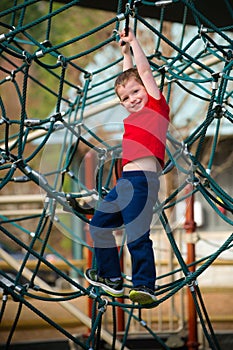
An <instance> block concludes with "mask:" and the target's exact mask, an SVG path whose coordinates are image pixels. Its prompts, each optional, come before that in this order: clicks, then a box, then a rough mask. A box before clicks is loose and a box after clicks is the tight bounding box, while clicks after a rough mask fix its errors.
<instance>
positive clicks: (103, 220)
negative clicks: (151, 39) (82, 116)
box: [85, 28, 169, 305]
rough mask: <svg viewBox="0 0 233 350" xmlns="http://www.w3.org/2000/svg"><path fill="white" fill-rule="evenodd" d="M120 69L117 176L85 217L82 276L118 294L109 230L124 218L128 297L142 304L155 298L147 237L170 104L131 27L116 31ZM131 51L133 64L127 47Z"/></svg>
mask: <svg viewBox="0 0 233 350" xmlns="http://www.w3.org/2000/svg"><path fill="white" fill-rule="evenodd" d="M120 38H121V39H120V44H122V43H123V42H124V45H121V47H122V54H123V57H124V60H123V73H122V74H120V75H119V76H118V78H117V79H116V82H115V91H116V94H117V95H118V97H119V99H120V103H121V104H122V105H123V106H124V107H125V108H126V110H127V111H128V112H129V113H130V114H129V116H128V117H127V118H125V119H124V128H125V132H124V136H123V141H122V167H123V172H122V177H121V178H120V179H118V181H117V184H116V186H115V187H114V188H113V189H112V190H111V191H110V192H109V193H108V194H107V196H106V197H105V198H104V200H103V201H102V202H101V203H100V204H99V206H98V208H97V210H96V211H95V214H94V216H93V218H92V220H91V223H90V232H91V236H92V238H93V241H94V249H95V257H96V262H97V269H88V270H87V271H86V273H85V277H86V279H87V280H88V281H89V283H91V284H92V285H95V286H100V287H102V289H103V290H104V291H105V292H106V293H108V294H110V295H112V296H115V297H119V296H122V295H123V292H124V289H123V280H122V277H121V269H120V262H119V256H118V249H117V246H116V243H115V238H114V236H113V234H112V231H113V230H114V229H115V228H117V227H120V226H121V225H123V224H124V226H125V231H126V236H127V247H128V249H129V252H130V255H131V263H132V283H133V288H132V289H131V290H130V292H129V298H130V299H131V300H132V301H133V302H138V303H140V304H142V305H144V304H150V303H153V302H154V301H155V300H156V299H155V292H154V290H155V280H156V271H155V262H154V253H153V247H152V241H151V239H150V224H151V220H152V216H153V206H154V204H155V203H156V200H157V197H158V191H159V180H158V176H157V173H158V170H159V169H160V168H161V167H163V165H164V153H165V142H166V132H167V127H168V122H169V107H168V105H167V103H166V101H165V99H164V97H163V95H162V94H161V92H160V90H159V88H158V86H157V84H156V82H155V79H154V77H153V75H152V71H151V69H150V65H149V62H148V60H147V58H146V56H145V54H144V52H143V50H142V48H141V46H140V44H139V42H138V40H137V38H136V37H135V35H134V33H133V31H132V29H131V28H129V30H128V33H127V35H126V31H125V30H123V31H122V32H121V34H120ZM130 47H131V49H132V51H133V55H134V60H135V65H136V68H133V60H132V56H131V52H130Z"/></svg>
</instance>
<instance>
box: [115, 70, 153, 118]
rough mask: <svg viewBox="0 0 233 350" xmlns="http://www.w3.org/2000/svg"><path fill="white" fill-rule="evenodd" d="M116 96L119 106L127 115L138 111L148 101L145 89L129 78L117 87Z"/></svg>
mask: <svg viewBox="0 0 233 350" xmlns="http://www.w3.org/2000/svg"><path fill="white" fill-rule="evenodd" d="M117 95H118V96H119V98H120V101H121V104H122V106H123V107H125V108H126V110H127V111H128V112H129V113H135V112H138V111H140V110H141V109H142V108H143V107H144V106H145V105H146V103H147V101H148V94H147V91H146V89H145V87H144V86H143V85H142V84H140V82H138V81H137V80H136V79H135V78H134V77H131V78H130V79H129V80H128V81H127V82H126V83H125V84H124V85H118V87H117Z"/></svg>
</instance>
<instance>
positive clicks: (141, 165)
mask: <svg viewBox="0 0 233 350" xmlns="http://www.w3.org/2000/svg"><path fill="white" fill-rule="evenodd" d="M160 167H161V166H160V164H159V161H158V160H157V158H155V157H145V158H139V159H135V160H134V161H132V162H129V163H127V164H126V165H124V167H123V171H133V170H141V171H154V172H157V171H158V170H159V168H160Z"/></svg>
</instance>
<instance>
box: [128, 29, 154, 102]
mask: <svg viewBox="0 0 233 350" xmlns="http://www.w3.org/2000/svg"><path fill="white" fill-rule="evenodd" d="M121 39H122V40H123V41H124V42H125V43H126V45H125V46H128V45H130V46H131V48H132V51H133V55H134V60H135V65H136V67H137V69H138V73H139V75H140V77H141V79H142V82H143V84H144V86H145V88H146V90H147V92H148V94H149V95H151V96H153V97H154V98H155V99H160V90H159V88H158V86H157V84H156V81H155V79H154V77H153V74H152V71H151V68H150V64H149V62H148V60H147V57H146V55H145V53H144V51H143V50H142V48H141V45H140V44H139V42H138V40H137V38H136V37H135V35H134V33H133V31H132V29H131V28H129V30H128V35H127V36H126V35H125V30H123V31H122V32H121ZM128 50H129V54H130V49H129V48H128ZM130 57H131V56H130ZM131 60H132V58H131ZM132 65H133V63H132ZM123 67H124V65H123ZM129 68H130V67H129ZM123 69H124V68H123ZM126 69H127V68H126Z"/></svg>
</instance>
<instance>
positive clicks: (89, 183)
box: [84, 152, 95, 318]
mask: <svg viewBox="0 0 233 350" xmlns="http://www.w3.org/2000/svg"><path fill="white" fill-rule="evenodd" d="M94 163H95V162H94V153H93V152H88V153H87V154H86V155H85V184H86V187H87V188H88V189H92V188H94V187H95V184H94V174H95V164H94ZM87 218H89V219H91V216H90V215H87ZM84 231H85V236H86V243H87V244H88V246H90V247H92V246H93V242H92V239H91V234H90V230H89V224H88V223H86V224H85V226H84ZM91 266H92V252H91V250H90V249H88V251H87V268H90V267H91ZM92 305H93V302H92V300H91V299H90V298H88V316H89V317H90V318H91V317H92Z"/></svg>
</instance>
